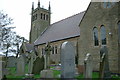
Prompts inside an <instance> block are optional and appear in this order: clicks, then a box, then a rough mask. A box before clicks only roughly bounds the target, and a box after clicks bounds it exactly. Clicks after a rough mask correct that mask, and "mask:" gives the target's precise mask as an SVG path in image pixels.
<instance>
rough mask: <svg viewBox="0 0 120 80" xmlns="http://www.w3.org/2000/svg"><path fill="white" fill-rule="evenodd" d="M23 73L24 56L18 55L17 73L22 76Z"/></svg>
mask: <svg viewBox="0 0 120 80" xmlns="http://www.w3.org/2000/svg"><path fill="white" fill-rule="evenodd" d="M24 74H25V61H24V57H23V56H20V57H19V58H18V60H17V75H18V76H22V75H24Z"/></svg>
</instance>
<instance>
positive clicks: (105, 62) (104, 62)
mask: <svg viewBox="0 0 120 80" xmlns="http://www.w3.org/2000/svg"><path fill="white" fill-rule="evenodd" d="M100 78H111V73H110V70H109V59H108V50H107V47H106V46H103V47H102V48H101V50H100Z"/></svg>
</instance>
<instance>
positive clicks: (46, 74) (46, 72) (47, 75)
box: [40, 70, 54, 78]
mask: <svg viewBox="0 0 120 80" xmlns="http://www.w3.org/2000/svg"><path fill="white" fill-rule="evenodd" d="M40 77H41V78H54V75H53V70H42V71H41V72H40Z"/></svg>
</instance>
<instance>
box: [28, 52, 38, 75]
mask: <svg viewBox="0 0 120 80" xmlns="http://www.w3.org/2000/svg"><path fill="white" fill-rule="evenodd" d="M28 57H29V63H28V73H29V74H32V72H33V66H34V65H33V63H34V61H35V60H36V57H37V56H36V55H35V53H34V52H33V51H30V54H29V56H28Z"/></svg>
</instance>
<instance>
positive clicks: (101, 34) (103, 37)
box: [100, 25, 106, 45]
mask: <svg viewBox="0 0 120 80" xmlns="http://www.w3.org/2000/svg"><path fill="white" fill-rule="evenodd" d="M100 37H101V42H102V45H106V29H105V27H104V26H103V25H102V26H101V29H100Z"/></svg>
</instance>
